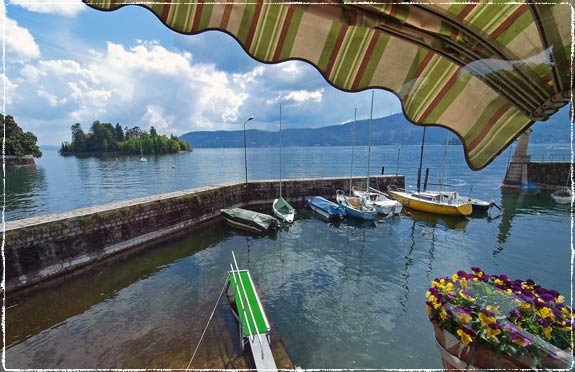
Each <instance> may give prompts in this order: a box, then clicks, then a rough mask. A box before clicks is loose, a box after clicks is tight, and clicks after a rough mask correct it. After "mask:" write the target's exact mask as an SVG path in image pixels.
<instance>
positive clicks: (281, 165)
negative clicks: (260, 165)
mask: <svg viewBox="0 0 575 372" xmlns="http://www.w3.org/2000/svg"><path fill="white" fill-rule="evenodd" d="M281 197H282V105H281V104H280V198H281Z"/></svg>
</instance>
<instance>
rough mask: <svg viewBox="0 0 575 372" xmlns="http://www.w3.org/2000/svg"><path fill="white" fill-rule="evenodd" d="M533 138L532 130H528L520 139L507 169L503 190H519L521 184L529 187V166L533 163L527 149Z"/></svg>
mask: <svg viewBox="0 0 575 372" xmlns="http://www.w3.org/2000/svg"><path fill="white" fill-rule="evenodd" d="M530 136H531V129H527V130H526V131H525V132H523V134H522V135H521V136H520V137H519V142H518V143H517V147H516V148H515V153H514V154H513V157H512V158H511V162H510V163H509V168H507V174H506V175H505V179H504V180H503V185H502V186H501V187H503V188H518V187H520V185H521V184H525V185H527V183H528V182H529V176H528V174H527V165H528V164H529V162H530V161H531V156H530V155H527V147H528V145H529V137H530Z"/></svg>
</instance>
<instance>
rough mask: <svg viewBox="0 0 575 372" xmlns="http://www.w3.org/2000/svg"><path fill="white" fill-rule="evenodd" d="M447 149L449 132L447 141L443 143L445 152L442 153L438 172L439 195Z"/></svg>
mask: <svg viewBox="0 0 575 372" xmlns="http://www.w3.org/2000/svg"><path fill="white" fill-rule="evenodd" d="M448 148H449V132H448V133H447V139H446V142H445V151H444V152H443V159H441V172H439V179H438V180H437V182H438V183H439V193H441V186H442V185H443V176H444V173H445V161H446V159H447V149H448Z"/></svg>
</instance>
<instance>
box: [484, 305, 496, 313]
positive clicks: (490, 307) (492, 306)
mask: <svg viewBox="0 0 575 372" xmlns="http://www.w3.org/2000/svg"><path fill="white" fill-rule="evenodd" d="M486 309H487V311H491V312H492V313H493V314H495V315H497V314H499V306H494V305H487V307H486Z"/></svg>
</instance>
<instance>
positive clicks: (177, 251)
mask: <svg viewBox="0 0 575 372" xmlns="http://www.w3.org/2000/svg"><path fill="white" fill-rule="evenodd" d="M229 235H230V234H229V232H228V231H227V230H226V229H225V228H224V227H223V224H219V225H214V226H213V228H212V230H211V233H210V234H198V235H196V236H194V237H193V238H188V239H185V240H183V241H179V242H178V243H177V244H170V245H167V246H164V247H158V248H156V249H150V250H146V251H145V252H140V253H137V254H133V255H130V256H129V257H127V258H126V259H120V260H119V261H115V262H110V263H109V264H106V265H101V266H98V267H96V268H93V269H90V270H88V271H87V272H86V273H84V274H82V275H79V276H75V277H72V278H66V279H62V280H61V281H60V282H59V283H52V284H51V285H49V286H47V287H45V288H33V289H31V290H27V291H25V292H22V293H19V294H17V295H16V296H11V297H8V299H7V307H8V308H9V311H7V313H6V344H7V346H8V347H11V346H14V345H17V344H19V343H21V342H23V341H25V340H26V339H28V338H30V337H32V336H33V335H35V334H37V333H39V332H40V331H42V330H45V329H49V328H51V327H52V326H54V325H56V324H59V323H61V322H63V321H65V320H66V319H69V318H72V317H74V316H75V315H78V314H82V313H84V312H85V311H87V310H88V309H90V308H92V307H93V306H94V305H96V304H99V303H102V302H105V301H109V300H111V299H114V298H115V297H116V296H117V295H118V293H119V292H120V291H121V290H123V289H124V288H127V287H129V286H131V285H132V284H134V283H137V282H140V281H142V280H145V279H146V278H148V277H151V276H153V275H155V274H157V273H158V272H159V271H160V270H162V269H164V268H166V267H167V266H168V265H169V264H171V263H173V262H175V261H177V260H180V259H182V258H185V257H188V256H190V255H193V254H194V253H196V252H198V251H200V250H202V249H205V248H206V247H209V246H212V245H214V244H216V243H218V242H219V241H221V240H222V238H224V237H226V236H229ZM88 288H89V290H87V289H88ZM38 309H43V314H42V316H38Z"/></svg>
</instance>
